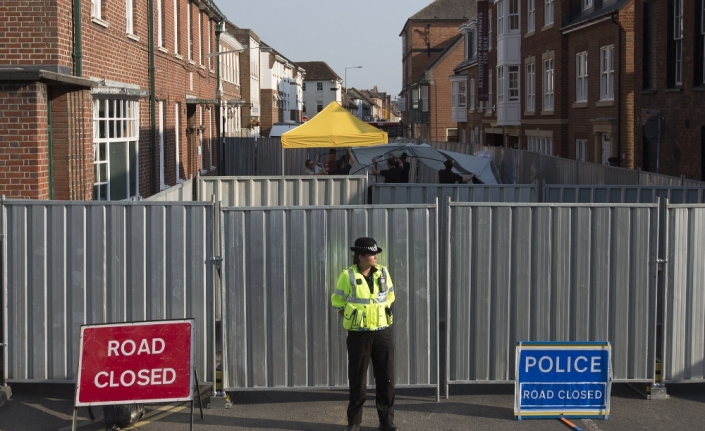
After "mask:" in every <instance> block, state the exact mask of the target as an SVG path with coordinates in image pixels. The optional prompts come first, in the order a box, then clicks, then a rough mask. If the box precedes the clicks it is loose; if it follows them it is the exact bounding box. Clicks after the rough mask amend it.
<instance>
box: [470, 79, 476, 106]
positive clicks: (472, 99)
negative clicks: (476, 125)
mask: <svg viewBox="0 0 705 431" xmlns="http://www.w3.org/2000/svg"><path fill="white" fill-rule="evenodd" d="M470 110H471V111H474V110H475V80H474V79H471V80H470Z"/></svg>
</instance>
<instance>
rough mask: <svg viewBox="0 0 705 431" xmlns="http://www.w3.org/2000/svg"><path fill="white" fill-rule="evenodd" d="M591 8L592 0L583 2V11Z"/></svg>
mask: <svg viewBox="0 0 705 431" xmlns="http://www.w3.org/2000/svg"><path fill="white" fill-rule="evenodd" d="M591 7H592V0H583V10H588V9H590V8H591Z"/></svg>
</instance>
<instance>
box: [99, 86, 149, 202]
mask: <svg viewBox="0 0 705 431" xmlns="http://www.w3.org/2000/svg"><path fill="white" fill-rule="evenodd" d="M138 142H139V102H137V101H136V100H121V99H95V100H94V101H93V160H94V183H93V199H94V200H99V201H106V200H124V199H129V198H131V197H133V196H137V195H138V194H139V190H138V186H139V182H138V178H139V177H138V172H137V167H138V159H137V154H138Z"/></svg>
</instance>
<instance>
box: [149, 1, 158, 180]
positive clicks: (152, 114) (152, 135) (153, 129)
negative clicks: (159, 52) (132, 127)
mask: <svg viewBox="0 0 705 431" xmlns="http://www.w3.org/2000/svg"><path fill="white" fill-rule="evenodd" d="M147 9H148V10H149V18H148V19H149V149H150V154H151V157H152V194H155V193H157V192H158V191H159V188H158V186H157V160H156V152H157V151H156V148H155V147H156V145H157V139H156V138H157V137H156V134H157V119H156V105H157V100H156V94H155V93H156V88H155V87H156V85H155V83H154V73H155V68H154V0H148V2H147Z"/></svg>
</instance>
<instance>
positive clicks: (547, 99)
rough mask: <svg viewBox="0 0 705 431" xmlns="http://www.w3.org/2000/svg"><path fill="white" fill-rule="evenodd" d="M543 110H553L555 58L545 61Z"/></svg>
mask: <svg viewBox="0 0 705 431" xmlns="http://www.w3.org/2000/svg"><path fill="white" fill-rule="evenodd" d="M543 110H544V111H552V110H553V58H547V59H546V60H544V61H543Z"/></svg>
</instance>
